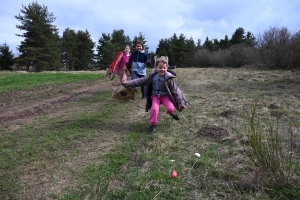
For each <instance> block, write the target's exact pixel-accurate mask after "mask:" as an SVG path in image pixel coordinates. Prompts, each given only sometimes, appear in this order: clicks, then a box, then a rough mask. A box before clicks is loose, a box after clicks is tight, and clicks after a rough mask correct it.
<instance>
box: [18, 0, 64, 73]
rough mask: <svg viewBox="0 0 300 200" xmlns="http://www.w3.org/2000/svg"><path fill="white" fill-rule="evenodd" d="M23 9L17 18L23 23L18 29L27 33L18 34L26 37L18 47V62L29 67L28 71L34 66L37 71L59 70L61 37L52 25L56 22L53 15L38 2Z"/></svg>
mask: <svg viewBox="0 0 300 200" xmlns="http://www.w3.org/2000/svg"><path fill="white" fill-rule="evenodd" d="M22 7H23V9H21V10H20V11H21V13H22V15H21V14H20V13H19V14H18V15H16V16H15V18H16V19H17V20H19V21H20V22H21V25H16V28H18V29H20V30H21V31H25V32H24V33H23V34H16V35H17V36H20V37H24V41H22V42H21V45H19V46H18V51H19V52H20V56H19V57H18V59H17V62H18V63H19V65H25V66H27V70H29V66H33V67H34V68H35V70H36V71H43V70H57V69H59V68H60V67H61V63H60V61H59V59H60V52H59V36H58V29H57V28H56V26H54V25H52V23H53V22H54V21H55V17H54V15H53V13H50V12H49V11H48V8H47V7H46V6H44V5H43V6H41V5H39V4H38V3H37V2H32V3H31V4H29V5H28V6H24V5H22Z"/></svg>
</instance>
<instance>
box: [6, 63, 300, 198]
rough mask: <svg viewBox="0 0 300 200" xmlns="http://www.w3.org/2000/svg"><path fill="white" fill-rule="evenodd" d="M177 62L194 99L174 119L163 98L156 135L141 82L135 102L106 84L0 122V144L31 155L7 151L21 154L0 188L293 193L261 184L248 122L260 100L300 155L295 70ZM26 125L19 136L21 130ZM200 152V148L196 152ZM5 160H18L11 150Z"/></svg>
mask: <svg viewBox="0 0 300 200" xmlns="http://www.w3.org/2000/svg"><path fill="white" fill-rule="evenodd" d="M174 71H175V72H176V73H177V74H178V77H177V78H176V79H175V81H176V83H177V84H178V85H179V87H180V88H181V89H182V90H183V91H184V93H185V94H186V96H187V98H188V100H189V101H190V103H191V104H190V106H189V107H188V109H186V110H184V111H183V112H182V113H179V115H180V117H181V120H180V121H174V120H173V119H172V118H171V117H170V116H168V115H167V114H166V113H165V112H164V109H163V107H162V109H161V113H160V119H159V121H160V123H159V126H158V131H157V133H155V134H154V135H151V136H149V135H147V134H146V133H147V129H148V127H149V122H148V120H149V113H145V112H144V110H145V102H144V101H143V100H141V99H140V97H139V95H140V93H139V92H140V91H139V90H138V98H137V100H135V101H130V102H129V103H124V102H120V101H118V100H114V99H112V98H111V96H110V95H111V92H110V91H109V90H103V91H99V92H97V93H95V94H94V96H93V97H89V98H87V99H84V100H81V101H78V102H75V103H71V104H67V105H66V106H64V107H63V108H61V109H60V110H59V111H58V110H57V111H53V113H51V115H50V114H49V115H48V116H44V117H43V118H40V119H39V121H33V122H32V123H31V124H29V125H27V126H24V127H23V129H19V130H18V131H16V132H10V130H9V128H7V129H4V128H3V129H2V131H3V133H2V135H3V138H2V139H1V143H2V146H0V147H1V150H2V151H1V152H2V153H3V152H9V151H8V150H11V151H12V152H14V148H19V150H18V152H19V154H21V153H23V156H24V157H25V158H27V159H28V160H26V159H21V157H18V155H17V153H16V154H14V153H11V154H9V153H6V154H4V155H5V156H7V155H10V156H11V158H20V160H19V161H18V162H17V161H16V165H12V166H11V167H9V168H5V167H4V165H2V168H1V169H5V170H6V171H2V172H1V173H0V176H1V177H3V178H6V179H8V178H9V177H11V176H10V175H11V174H14V176H13V177H14V181H12V182H10V183H11V184H12V185H13V186H14V187H15V189H13V188H12V187H9V185H8V184H6V183H3V182H0V183H1V184H2V185H0V187H2V188H3V189H2V190H0V192H1V191H2V193H0V197H3V198H4V199H5V198H6V199H9V198H18V199H26V198H27V199H125V198H127V199H272V198H278V197H279V196H280V195H281V196H283V197H284V195H285V196H288V195H287V193H276V189H274V188H266V187H264V186H265V183H264V182H262V181H261V180H264V179H263V178H264V177H265V176H266V174H264V172H263V171H261V169H260V168H259V167H257V166H255V165H254V164H253V163H252V162H251V160H250V159H249V158H248V157H247V155H246V153H245V151H244V147H245V146H248V145H249V140H248V138H247V131H246V130H247V126H248V125H249V123H250V122H249V119H250V118H251V111H252V108H253V103H254V102H256V103H257V109H256V114H257V116H258V117H259V119H260V122H261V124H262V125H263V126H264V125H267V124H268V120H269V119H271V120H276V118H277V116H279V119H278V120H279V122H280V126H281V129H280V132H282V133H284V131H285V130H287V128H291V129H292V130H293V133H294V135H295V140H294V141H293V145H294V146H293V147H294V148H293V151H294V153H295V154H296V155H298V157H299V154H300V148H299V144H300V141H299V139H298V138H299V134H300V133H299V124H300V121H299V114H300V100H299V97H300V96H299V94H298V93H299V85H300V73H299V71H281V70H274V71H268V70H258V69H217V68H200V69H199V68H198V69H197V68H188V69H181V68H179V69H178V68H177V69H175V70H174ZM106 81H108V80H106ZM56 112H57V114H55V113H56ZM278 113H279V114H280V115H278ZM51 116H53V117H55V118H51ZM266 127H267V126H266ZM20 132H22V133H23V134H22V142H21V141H20V140H18V138H17V137H20V135H19V133H20ZM296 136H297V137H296ZM45 137H49V139H48V140H46V139H45ZM17 141H19V142H17ZM30 145H37V146H40V147H39V148H38V147H36V148H38V150H39V151H33V150H32V151H31V150H28V152H30V153H32V152H33V153H36V155H35V156H33V158H30V156H29V155H27V154H26V152H27V151H25V150H24V149H25V147H28V148H29V147H30ZM195 152H198V153H200V154H201V157H200V158H197V157H195V156H194V153H195ZM6 161H7V162H8V161H9V162H10V163H12V164H13V161H12V160H11V159H7V160H6ZM172 170H176V171H178V173H179V176H178V178H177V179H172V178H171V177H170V172H171V171H172ZM296 176H299V174H298V175H297V174H296ZM5 184H6V185H5ZM5 188H6V189H5ZM7 188H8V189H7ZM287 192H289V191H287ZM290 192H292V191H290ZM294 192H295V191H294ZM296 192H297V191H296ZM298 192H299V191H298ZM13 193H15V194H13ZM276 195H277V196H276ZM283 199H284V198H283Z"/></svg>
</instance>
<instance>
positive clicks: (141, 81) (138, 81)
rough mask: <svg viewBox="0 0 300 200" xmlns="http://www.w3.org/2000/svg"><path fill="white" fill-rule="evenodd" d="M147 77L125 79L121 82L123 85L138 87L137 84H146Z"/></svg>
mask: <svg viewBox="0 0 300 200" xmlns="http://www.w3.org/2000/svg"><path fill="white" fill-rule="evenodd" d="M148 79H149V76H146V77H143V78H138V79H134V80H130V81H126V82H124V83H122V85H123V86H124V87H138V86H144V85H146V83H147V81H148Z"/></svg>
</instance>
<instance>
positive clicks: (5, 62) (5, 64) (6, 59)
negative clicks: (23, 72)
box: [0, 43, 14, 70]
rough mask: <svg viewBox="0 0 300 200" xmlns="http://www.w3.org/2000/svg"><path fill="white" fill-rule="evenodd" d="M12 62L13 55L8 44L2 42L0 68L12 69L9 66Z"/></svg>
mask: <svg viewBox="0 0 300 200" xmlns="http://www.w3.org/2000/svg"><path fill="white" fill-rule="evenodd" d="M13 64H14V55H13V53H12V51H11V50H9V46H8V45H7V44H6V43H4V44H3V45H1V46H0V69H1V70H12V68H11V66H12V65H13Z"/></svg>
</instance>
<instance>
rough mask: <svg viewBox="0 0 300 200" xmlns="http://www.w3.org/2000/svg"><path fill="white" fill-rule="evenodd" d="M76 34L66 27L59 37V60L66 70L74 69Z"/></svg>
mask: <svg viewBox="0 0 300 200" xmlns="http://www.w3.org/2000/svg"><path fill="white" fill-rule="evenodd" d="M76 42H77V34H76V32H75V30H72V29H70V28H66V29H65V31H64V32H63V36H62V38H61V48H60V50H61V61H62V63H63V65H64V66H65V67H66V69H68V70H72V69H75V68H74V67H75V60H77V58H76V55H77V49H76Z"/></svg>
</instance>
